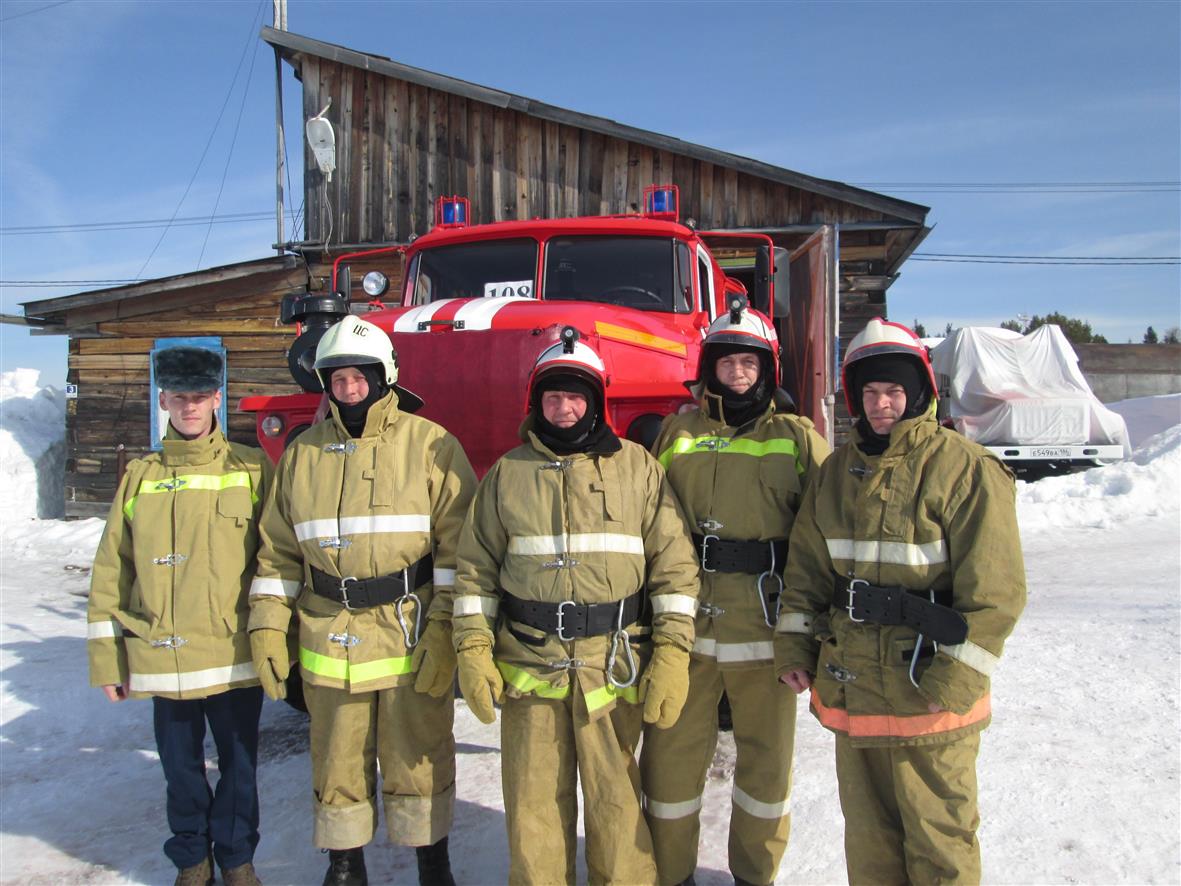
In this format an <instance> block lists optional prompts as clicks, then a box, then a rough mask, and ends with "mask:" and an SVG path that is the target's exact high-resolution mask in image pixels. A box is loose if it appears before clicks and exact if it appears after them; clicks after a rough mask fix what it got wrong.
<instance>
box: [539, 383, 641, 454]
mask: <svg viewBox="0 0 1181 886" xmlns="http://www.w3.org/2000/svg"><path fill="white" fill-rule="evenodd" d="M546 391H566V392H567V393H570V394H582V396H583V397H585V398H586V412H585V413H584V414H583V416H582V418H580V419H579V420H578V421H576V422H575V423H574V424H572V425H571V426H570V427H568V428H559V427H558V426H557V425H555V424H551V423H550V422H548V421H546V418H545V413H544V412H543V411H542V409H541V396H542V394H544V393H545V392H546ZM529 410H530V411H531V412H532V413H533V431H534V433H536V434H537V437H538V439H539V440H541V442H542V443H544V444H545V446H546V448H548V449H549V450H550V451H551V452H553V453H554V454H556V455H571V454H572V453H575V452H617V451H618V450H619V449H621V448H622V447H621V446H620V443H619V438H618V437H616V436H615V432H614V431H612V430H611V426H610V425H609V424H607V422H606V421H605V420H604V418H603V398H602V396H601V395H600V394H599V391H598V388H597V387H596V386H595V385H593V384H591V383H590V382H589V381H587V380H586V379H584V378H583V377H582V376H579V375H576V374H574V373H572V372H551V373H548V374H546V375H544V376H542V377H541V378H540V379H538V380H537V383H536V384H535V385H534V386H533V393H532V395H531V396H530V400H529Z"/></svg>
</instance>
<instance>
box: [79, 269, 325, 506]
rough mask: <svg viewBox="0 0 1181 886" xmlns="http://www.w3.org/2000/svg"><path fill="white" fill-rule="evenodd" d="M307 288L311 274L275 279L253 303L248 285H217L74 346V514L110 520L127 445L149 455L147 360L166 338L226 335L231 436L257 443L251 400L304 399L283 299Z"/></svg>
mask: <svg viewBox="0 0 1181 886" xmlns="http://www.w3.org/2000/svg"><path fill="white" fill-rule="evenodd" d="M305 279H306V278H305V272H304V270H303V269H302V268H299V269H296V270H294V271H292V272H290V273H289V274H287V275H285V276H280V277H279V278H277V279H276V278H275V277H274V275H271V276H270V278H269V279H268V281H267V282H266V284H265V286H264V287H263V288H256V289H255V290H254V291H253V292H252V293H251V294H248V295H247V294H243V292H242V291H243V289H244V288H246V286H247V284H246V283H245V282H244V281H234V284H233V285H232V286H231V285H228V284H222V285H216V284H215V285H213V286H209V287H205V289H206V290H209V291H207V292H203V293H202V294H201V296H200V297H199V298H196V299H195V297H194V295H193V293H192V292H190V293H189V294H188V298H189V301H190V304H188V305H187V306H185V307H175V306H173V307H168V308H167V309H166V310H164V309H161V308H160V307H159V306H158V305H152V302H153V301H154V300H153V299H142V301H143V302H145V303H148V304H149V306H154V307H155V308H156V310H155V311H149V312H146V313H135V314H134V316H133V317H132V318H131V319H122V318H120V319H109V320H101V321H99V322H97V323H96V324H95V325H96V329H97V332H98V333H99V336H100V337H97V338H73V339H71V341H70V345H69V364H68V371H67V376H66V379H67V381H69V382H72V383H73V384H76V385H78V397H77V399H74V400H70V401H68V402H67V408H66V445H67V447H68V451H67V456H66V458H67V461H66V477H65V487H66V514H67V515H68V516H95V515H104V514H105V513H106V508H107V503H109V502H110V500H111V498H112V497H113V495H114V490H115V487H116V484H117V479H116V477H117V472H116V463H117V459H118V455H117V452H116V446H117V445H118V444H120V443H122V444H123V445H124V446H125V447H126V452H127V457H128V459H129V460H130V459H131V458H136V457H139V456H142V455H144V454H146V453H147V452H148V451H149V448H148V446H149V442H150V441H149V439H148V436H149V427H150V424H149V421H150V419H149V406H150V404H149V402H148V398H149V379H148V360H149V353H150V351H151V350H152V346H153V343H154V341H155V340H156V339H157V338H172V337H177V336H197V335H218V336H221V339H222V343H223V345H224V346H225V348H226V351H227V354H226V366H227V376H228V386H227V394H228V399H229V402H228V404H227V407H228V410H229V414H228V420H229V428H228V432H229V433H228V436H229V437H230V439H231V440H236V441H238V442H242V443H253V442H254V440H255V434H254V417H253V416H252V415H250V414H247V413H242V412H239V411H238V409H237V404H238V401H239V400H240V399H241V398H242V397H245V396H248V395H250V394H287V393H295V392H297V391H298V388H297V387H296V386H295V384H294V382H292V380H291V375H290V373H289V372H288V370H287V357H286V348H287V345H288V344H289V343H290V341H291V340H292V330H291V328H289V327H285V326H280V325H279V322H278V314H279V310H278V308H279V302H280V300H281V299H282V297H283V295H284V294H285V293H286V292H287V291H289V290H290V289H292V288H294V287H296V286H299V287H302V285H303V281H304V280H305ZM256 285H257V282H256ZM194 302H195V303H194ZM125 310H128V311H129V310H134V309H132V308H127V309H125Z"/></svg>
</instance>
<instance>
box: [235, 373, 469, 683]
mask: <svg viewBox="0 0 1181 886" xmlns="http://www.w3.org/2000/svg"><path fill="white" fill-rule="evenodd" d="M331 409H332V415H331V416H330V417H329V418H326V419H325V420H324V421H321V422H319V423H317V424H315V425H313V426H312V427H311V428H309V429H308V430H307V431H305V432H304V433H303V434H301V435H300V436H299V437H298V438H297V439H296V440H295V441H294V442H292V444H291V445H290V446H289V447H288V448H287V451H286V452H284V453H283V456H282V458H280V459H279V465H278V467H277V468H276V471H275V483H274V489H273V490H272V493H271V495H270V496H269V497H268V498H267V503H266V507H265V508H264V510H263V515H262V521H261V523H260V525H259V532H260V535H261V539H262V543H261V545H260V547H259V553H258V574H257V576H256V577H255V579H254V583H253V585H252V586H251V588H250V608H251V612H250V630H252V631H253V630H256V629H258V628H273V629H276V630H280V631H284V632H293V631H296V630H298V633H299V661H300V664H301V665H302V672H303V677H304V679H305V680H306V681H307V682H309V683H311V684H313V685H317V686H331V687H334V688H338V689H346V690H348V691H350V692H369V691H372V690H375V689H384V688H387V687H389V686H395V685H401V684H404V683H407V682H411V680H412V670H411V663H410V662H411V657H412V654H413V646H414V644H415V643H417V638H418V635H419V634H420V633H421V631H422V630H425V628H426V622H427V620H428V619H448V618H450V616H451V589H452V586H453V585H454V582H455V546H456V542H457V541H458V539H459V530H460V527H461V526H462V525H463V519H464V514H465V513H466V511H467V507H468V503H469V502H470V501H471V496H472V492H473V491H474V489H475V486H476V477H475V474H474V472H473V471H472V467H471V464H470V463H469V462H468V460H467V456H466V455H465V454H464V452H463V449H462V448H461V447H460V445H459V441H458V440H456V439H455V437H453V436H452V435H451V434H449V433H448V432H447V431H445V430H444V429H443V428H441V427H440V426H439V425H437V424H435V423H434V422H431V421H427V420H426V419H424V418H419V417H418V416H415V415H410V414H408V413H405V412H402V411H400V410H399V409H398V399H397V394H395V393H394V392H392V391H391V392H390V393H389V394H388V395H387V396H386V398H385V399H383V400H381V401H379V402H377V403H375V404H373V406H371V407H370V409H369V414H368V417H367V419H366V423H365V429H364V431H363V432H362V434H361V436H360V437H358V438H353V437H351V436H350V435H349V433H348V432H347V431H346V430H345V428H344V426H343V425H342V424H341V422H340V417H339V413H338V412H337V409H336V406H335V404H332V407H331ZM427 554H431V555H432V556H433V562H434V567H433V569H434V571H433V580H432V581H428V582H427V583H426V584H425V585H423V586H421V587H419V588H418V589H417V590H413V589H411V591H412V593H410V594H409V595H408V596H406V597H405V598H403V599H401V600H399V601H394V602H391V603H385V604H382V605H379V606H374V607H371V608H367V609H352V610H350V609H348V608H346V607H345V606H344V605H343V604H342V603H338V602H336V601H334V600H332V599H330V598H328V597H325V596H322V595H320V594H317V593H315V592H313V591H312V588H311V583H312V568H313V567H315V568H316V569H319V570H320V571H321V572H324V573H327V574H328V575H330V576H332V577H334V578H337V579H341V578H346V577H351V578H356V579H368V578H379V577H382V576H387V575H391V574H394V573H399V572H401V571H402V570H403V569H405V568H407V567H409V566H413V565H414V564H415V563H417V562H418V561H419V560H421V559H422V558H423V557H425V556H426V555H427ZM293 611H294V612H295V613H296V614H297V618H296V619H295V620H293V619H292V614H293ZM297 622H298V625H297V624H296V623H297Z"/></svg>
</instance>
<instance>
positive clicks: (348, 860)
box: [324, 848, 369, 886]
mask: <svg viewBox="0 0 1181 886" xmlns="http://www.w3.org/2000/svg"><path fill="white" fill-rule="evenodd" d="M324 886H369V875H368V874H367V873H365V850H364V849H362V848H357V849H329V850H328V873H326V874H325V875H324Z"/></svg>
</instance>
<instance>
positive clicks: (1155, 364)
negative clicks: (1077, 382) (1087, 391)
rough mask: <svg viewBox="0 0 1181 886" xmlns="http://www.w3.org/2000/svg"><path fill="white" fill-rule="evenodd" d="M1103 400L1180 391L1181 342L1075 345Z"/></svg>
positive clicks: (1114, 400) (1097, 393)
mask: <svg viewBox="0 0 1181 886" xmlns="http://www.w3.org/2000/svg"><path fill="white" fill-rule="evenodd" d="M1074 350H1075V353H1077V354H1078V359H1079V367H1080V368H1081V369H1082V371H1083V375H1085V376H1086V377H1087V382H1088V383H1089V384H1090V385H1091V390H1093V391H1094V392H1095V396H1096V397H1098V398H1099V399H1100V401H1102V402H1103V403H1114V402H1116V401H1117V400H1129V399H1131V398H1133V397H1154V396H1157V395H1159V394H1178V393H1181V345H1074Z"/></svg>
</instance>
